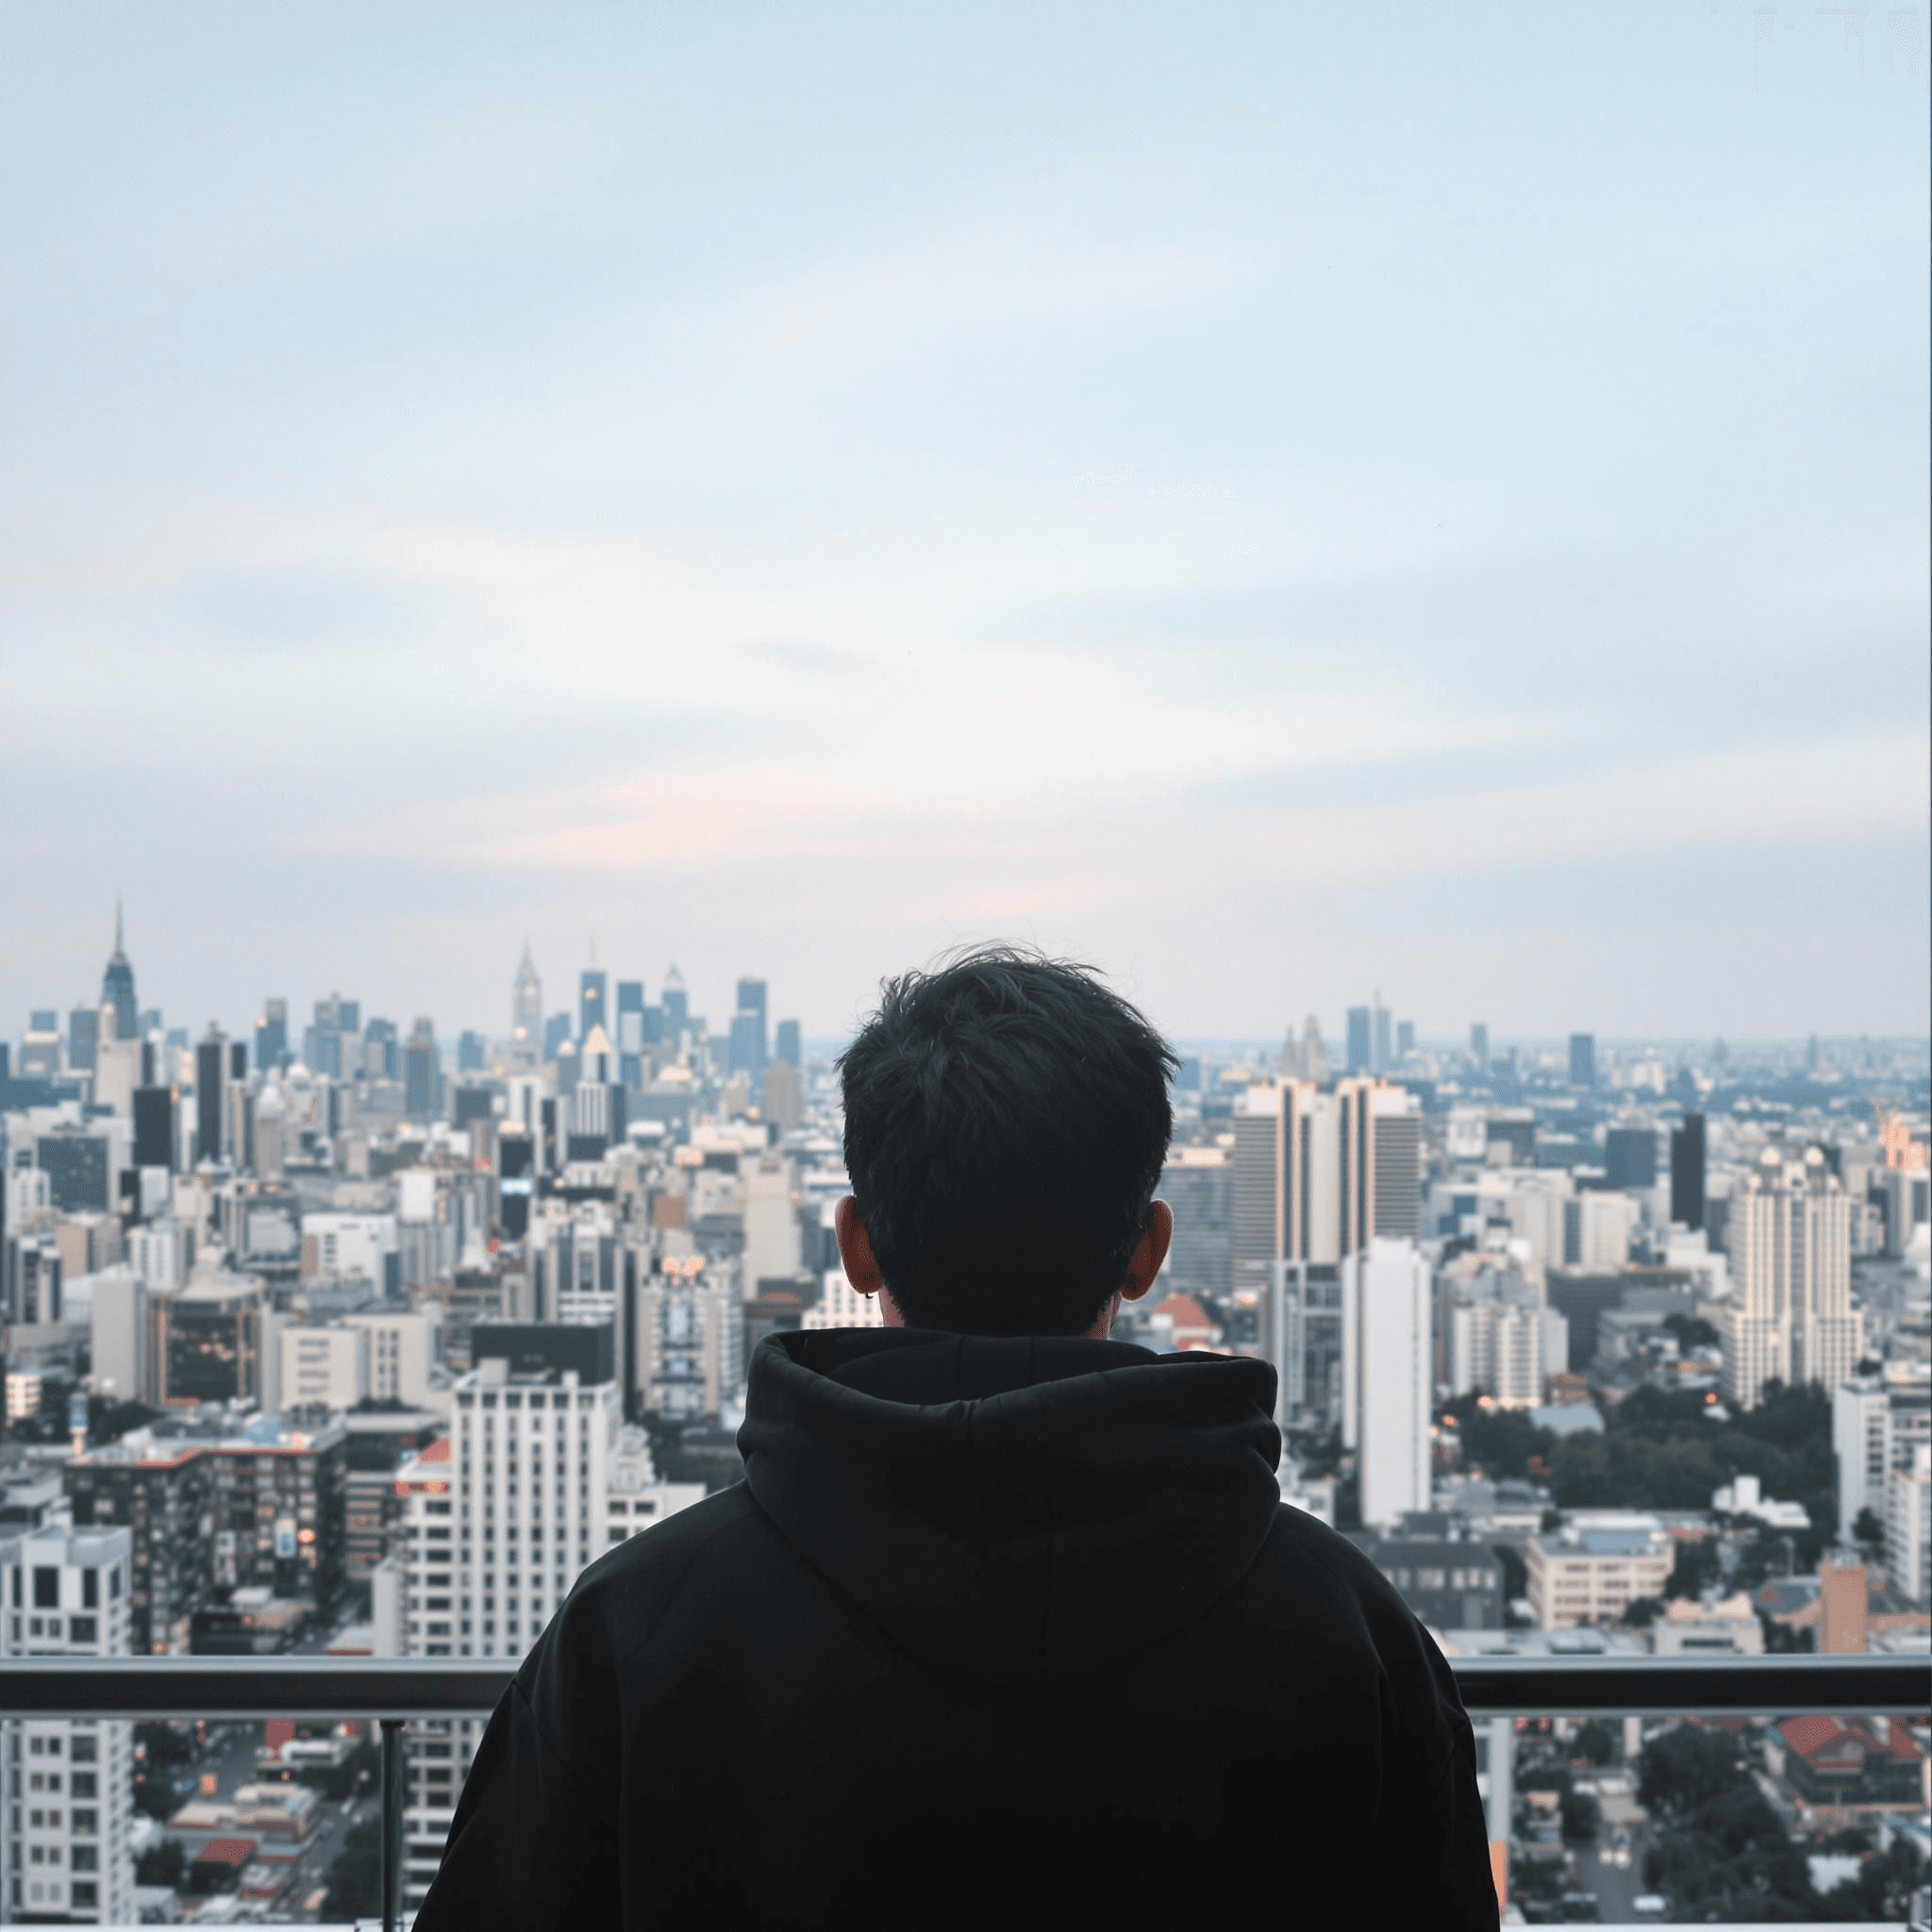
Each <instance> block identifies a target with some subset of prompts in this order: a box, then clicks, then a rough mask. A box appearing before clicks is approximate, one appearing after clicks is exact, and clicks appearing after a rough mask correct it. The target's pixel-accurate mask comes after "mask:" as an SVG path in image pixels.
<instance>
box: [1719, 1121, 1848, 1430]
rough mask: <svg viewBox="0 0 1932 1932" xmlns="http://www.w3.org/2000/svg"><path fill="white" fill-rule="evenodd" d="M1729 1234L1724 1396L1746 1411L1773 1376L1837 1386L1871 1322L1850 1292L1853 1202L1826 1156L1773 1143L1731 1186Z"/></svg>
mask: <svg viewBox="0 0 1932 1932" xmlns="http://www.w3.org/2000/svg"><path fill="white" fill-rule="evenodd" d="M1727 1239H1728V1241H1729V1244H1730V1252H1731V1278H1732V1290H1731V1296H1730V1299H1729V1300H1728V1301H1727V1302H1726V1303H1725V1304H1724V1320H1723V1324H1722V1330H1721V1333H1722V1338H1723V1341H1724V1391H1725V1394H1726V1396H1727V1398H1728V1399H1729V1400H1730V1401H1731V1402H1732V1403H1733V1404H1734V1405H1735V1406H1736V1407H1740V1408H1749V1407H1753V1406H1754V1405H1755V1404H1756V1403H1757V1398H1758V1395H1759V1393H1760V1391H1762V1390H1763V1388H1764V1385H1765V1384H1766V1383H1767V1382H1769V1381H1772V1380H1777V1381H1780V1382H1785V1383H1787V1384H1792V1385H1802V1384H1804V1383H1807V1382H1822V1383H1823V1384H1824V1386H1825V1387H1826V1388H1827V1389H1832V1388H1836V1387H1837V1386H1838V1384H1839V1383H1840V1382H1842V1381H1843V1380H1844V1379H1845V1378H1846V1377H1847V1376H1848V1375H1850V1374H1851V1373H1852V1371H1853V1369H1854V1368H1855V1367H1857V1362H1858V1358H1859V1357H1860V1356H1861V1355H1862V1354H1863V1352H1864V1341H1865V1323H1864V1314H1863V1311H1862V1310H1861V1309H1859V1308H1858V1307H1857V1306H1856V1305H1855V1304H1854V1303H1853V1301H1852V1298H1851V1295H1852V1218H1851V1202H1850V1199H1849V1198H1848V1197H1847V1195H1846V1193H1845V1191H1844V1189H1843V1187H1842V1185H1840V1181H1839V1179H1838V1177H1837V1175H1835V1174H1832V1172H1831V1171H1830V1170H1829V1169H1828V1168H1827V1167H1826V1166H1825V1164H1824V1155H1822V1154H1821V1153H1820V1152H1819V1151H1818V1149H1817V1148H1815V1147H1813V1148H1809V1149H1807V1152H1806V1155H1805V1158H1804V1159H1803V1160H1802V1161H1796V1160H1792V1161H1788V1160H1786V1159H1785V1158H1784V1157H1783V1156H1782V1155H1780V1154H1779V1153H1777V1152H1776V1151H1775V1150H1773V1149H1767V1150H1766V1151H1765V1153H1764V1155H1763V1157H1762V1158H1760V1160H1759V1162H1758V1165H1757V1171H1756V1172H1755V1173H1753V1174H1747V1175H1745V1176H1744V1177H1743V1178H1742V1179H1741V1180H1740V1182H1739V1183H1738V1185H1737V1186H1736V1187H1735V1188H1734V1189H1733V1190H1732V1192H1731V1204H1730V1210H1729V1224H1728V1235H1727Z"/></svg>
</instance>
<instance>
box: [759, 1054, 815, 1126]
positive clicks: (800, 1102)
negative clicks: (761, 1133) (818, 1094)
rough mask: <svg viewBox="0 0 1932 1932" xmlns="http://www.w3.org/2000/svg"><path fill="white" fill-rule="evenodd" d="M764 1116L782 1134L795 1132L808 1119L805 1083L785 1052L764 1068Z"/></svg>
mask: <svg viewBox="0 0 1932 1932" xmlns="http://www.w3.org/2000/svg"><path fill="white" fill-rule="evenodd" d="M764 1115H765V1118H766V1119H767V1120H768V1121H770V1122H771V1123H772V1124H773V1125H774V1126H775V1127H776V1128H777V1129H778V1131H779V1132H780V1133H781V1134H791V1133H796V1132H797V1130H798V1128H799V1127H800V1126H801V1125H802V1124H804V1121H805V1086H804V1082H803V1081H802V1080H801V1079H800V1078H799V1073H798V1069H797V1067H796V1066H795V1065H793V1064H792V1062H791V1061H790V1060H788V1059H786V1058H784V1057H783V1056H782V1055H781V1056H780V1057H779V1058H777V1059H774V1061H773V1062H772V1064H771V1065H770V1066H769V1067H767V1068H766V1069H765V1081H764Z"/></svg>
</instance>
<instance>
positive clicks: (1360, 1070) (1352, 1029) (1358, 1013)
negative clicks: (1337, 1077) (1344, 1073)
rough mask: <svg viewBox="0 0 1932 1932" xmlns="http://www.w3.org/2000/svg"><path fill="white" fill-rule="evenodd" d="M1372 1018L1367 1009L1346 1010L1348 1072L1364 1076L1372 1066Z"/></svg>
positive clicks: (1373, 1040)
mask: <svg viewBox="0 0 1932 1932" xmlns="http://www.w3.org/2000/svg"><path fill="white" fill-rule="evenodd" d="M1374 1058H1375V1034H1374V1015H1373V1014H1372V1013H1371V1012H1370V1010H1369V1008H1367V1007H1351V1008H1349V1009H1348V1071H1349V1072H1350V1073H1351V1074H1366V1073H1367V1072H1368V1071H1369V1070H1370V1068H1371V1067H1372V1066H1374Z"/></svg>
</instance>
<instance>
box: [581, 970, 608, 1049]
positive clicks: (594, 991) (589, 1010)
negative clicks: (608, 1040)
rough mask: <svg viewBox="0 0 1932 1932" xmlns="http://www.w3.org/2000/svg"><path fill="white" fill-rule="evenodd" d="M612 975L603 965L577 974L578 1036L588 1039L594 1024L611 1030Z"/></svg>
mask: <svg viewBox="0 0 1932 1932" xmlns="http://www.w3.org/2000/svg"><path fill="white" fill-rule="evenodd" d="M609 995H610V975H609V974H608V973H606V972H605V971H604V969H603V968H602V967H601V966H586V967H585V968H584V970H583V971H582V972H581V973H579V974H577V1038H578V1039H579V1040H588V1039H589V1038H590V1037H591V1027H592V1026H601V1027H603V1028H604V1030H605V1031H606V1032H607V1033H608V1031H609V1030H610V999H609Z"/></svg>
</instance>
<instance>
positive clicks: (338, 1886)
mask: <svg viewBox="0 0 1932 1932" xmlns="http://www.w3.org/2000/svg"><path fill="white" fill-rule="evenodd" d="M323 1882H324V1883H325V1885H326V1886H327V1887H328V1896H327V1898H325V1900H324V1901H323V1907H322V1909H323V1912H324V1914H325V1916H326V1917H328V1918H331V1919H373V1918H375V1916H376V1915H377V1914H378V1913H379V1912H380V1911H381V1910H382V1821H381V1819H379V1818H358V1820H357V1821H356V1822H355V1824H352V1825H350V1827H349V1828H348V1830H347V1831H346V1832H345V1833H344V1834H343V1836H342V1848H341V1851H339V1852H338V1853H337V1854H336V1855H335V1857H333V1858H331V1859H330V1860H329V1866H328V1873H327V1875H326V1877H325V1879H324V1881H323Z"/></svg>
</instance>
